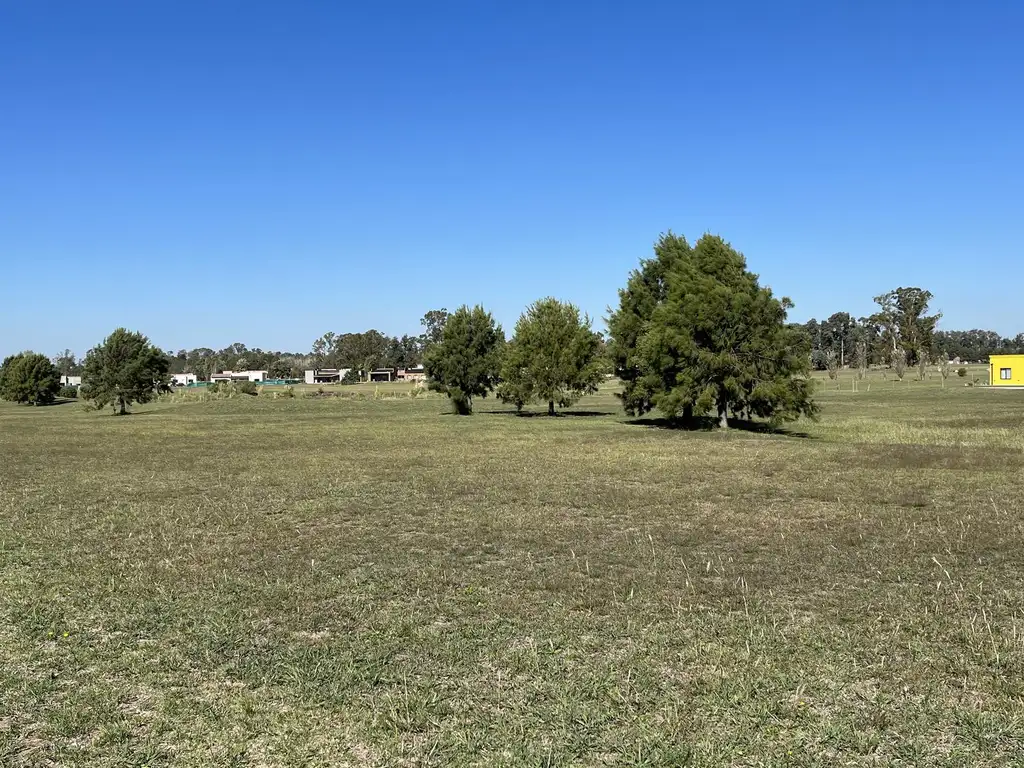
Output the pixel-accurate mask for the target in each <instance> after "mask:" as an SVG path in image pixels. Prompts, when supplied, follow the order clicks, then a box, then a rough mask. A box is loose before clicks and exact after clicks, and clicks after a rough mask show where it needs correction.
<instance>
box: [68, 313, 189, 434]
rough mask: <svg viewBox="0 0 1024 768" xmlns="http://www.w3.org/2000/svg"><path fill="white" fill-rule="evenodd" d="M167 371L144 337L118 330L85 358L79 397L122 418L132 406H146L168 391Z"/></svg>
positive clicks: (159, 353) (161, 355)
mask: <svg viewBox="0 0 1024 768" xmlns="http://www.w3.org/2000/svg"><path fill="white" fill-rule="evenodd" d="M169 367H170V365H169V363H168V360H167V356H166V355H165V354H164V353H163V352H162V351H160V350H159V349H158V348H157V347H154V346H153V345H152V344H150V343H149V339H147V338H146V337H145V336H144V335H142V334H141V333H138V332H134V331H128V330H125V329H124V328H118V329H117V330H116V331H114V332H113V333H111V334H110V335H109V336H108V337H107V338H105V339H104V340H103V343H102V344H100V345H99V346H97V347H94V348H93V349H90V350H89V353H88V354H87V355H86V356H85V369H84V371H83V373H82V381H83V386H82V397H83V398H85V399H87V400H90V401H92V403H93V404H94V405H95V406H96V407H97V408H103V407H104V406H107V405H110V406H112V407H113V409H114V413H116V414H119V415H121V416H123V415H124V414H126V413H127V412H128V406H130V405H131V404H132V403H148V402H149V401H150V400H152V399H153V398H154V397H156V395H157V394H159V393H160V392H162V391H165V390H166V389H167V388H168V385H169V382H170V376H169V375H168V373H167V372H168V369H169Z"/></svg>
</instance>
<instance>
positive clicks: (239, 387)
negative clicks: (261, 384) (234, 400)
mask: <svg viewBox="0 0 1024 768" xmlns="http://www.w3.org/2000/svg"><path fill="white" fill-rule="evenodd" d="M233 386H234V388H235V391H236V392H238V394H240V395H258V394H259V393H260V391H259V388H258V387H257V386H256V382H255V381H236V382H235V383H234V385H233Z"/></svg>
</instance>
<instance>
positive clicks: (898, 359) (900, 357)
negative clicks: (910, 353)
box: [892, 347, 907, 381]
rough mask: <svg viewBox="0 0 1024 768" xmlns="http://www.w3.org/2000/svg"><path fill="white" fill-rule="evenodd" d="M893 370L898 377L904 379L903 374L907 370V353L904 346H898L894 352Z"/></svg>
mask: <svg viewBox="0 0 1024 768" xmlns="http://www.w3.org/2000/svg"><path fill="white" fill-rule="evenodd" d="M892 372H893V373H895V374H896V378H897V379H899V380H900V381H903V376H904V375H905V374H906V372H907V353H906V352H905V351H904V349H903V348H902V347H897V348H896V349H894V350H893V353H892Z"/></svg>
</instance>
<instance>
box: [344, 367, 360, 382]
mask: <svg viewBox="0 0 1024 768" xmlns="http://www.w3.org/2000/svg"><path fill="white" fill-rule="evenodd" d="M362 380H363V376H362V374H360V373H359V370H358V369H357V368H349V369H348V370H347V371H345V375H344V376H342V377H341V383H342V384H358V383H359V382H361V381H362Z"/></svg>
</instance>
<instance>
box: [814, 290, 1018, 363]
mask: <svg viewBox="0 0 1024 768" xmlns="http://www.w3.org/2000/svg"><path fill="white" fill-rule="evenodd" d="M932 299H933V296H932V294H931V292H930V291H927V290H924V289H922V288H897V289H895V290H893V291H890V292H889V293H885V294H882V295H881V296H876V297H875V299H874V301H875V303H876V304H877V305H878V311H877V312H875V313H874V314H871V315H868V316H867V317H861V318H855V317H853V316H852V315H851V314H850V313H848V312H836V313H835V314H833V315H831V316H830V317H829V318H828V319H826V320H821V321H819V320H816V319H813V318H812V319H811V320H809V321H808V322H806V323H804V324H803V325H801V326H799V327H800V328H801V329H802V330H803V331H804V332H805V333H806V334H807V337H808V338H809V339H810V343H811V365H812V366H813V367H814V368H815V369H817V370H820V371H824V370H829V369H834V368H864V369H866V368H868V367H869V366H877V365H885V366H891V367H897V368H898V367H900V366H901V365H907V366H915V365H916V366H920V365H922V364H924V365H927V364H930V363H931V364H935V363H940V362H942V361H944V360H950V359H954V358H959V359H960V360H962V361H964V362H985V361H986V360H987V359H988V357H989V356H990V355H998V354H1024V333H1018V334H1017V335H1016V336H1015V337H1013V338H1007V337H1004V336H1001V335H1000V334H998V333H996V332H995V331H984V330H971V331H945V330H938V329H937V328H936V326H937V325H938V322H939V320H940V319H941V317H942V315H941V314H940V313H936V314H929V306H930V304H931V301H932Z"/></svg>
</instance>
